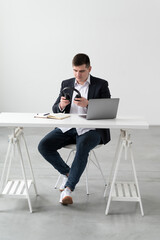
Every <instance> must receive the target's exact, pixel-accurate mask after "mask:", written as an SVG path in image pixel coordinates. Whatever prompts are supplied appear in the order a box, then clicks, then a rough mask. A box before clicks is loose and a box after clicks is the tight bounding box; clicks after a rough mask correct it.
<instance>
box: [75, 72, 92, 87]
mask: <svg viewBox="0 0 160 240" xmlns="http://www.w3.org/2000/svg"><path fill="white" fill-rule="evenodd" d="M86 82H87V83H88V85H89V84H90V82H91V81H90V74H89V75H88V78H87V80H86V81H85V83H84V84H86ZM76 85H78V83H77V80H76V79H75V82H74V86H75V87H76Z"/></svg>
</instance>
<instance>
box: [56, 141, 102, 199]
mask: <svg viewBox="0 0 160 240" xmlns="http://www.w3.org/2000/svg"><path fill="white" fill-rule="evenodd" d="M101 146H102V144H99V145H97V146H96V147H95V148H94V149H92V150H91V151H90V153H89V157H88V163H87V166H86V169H85V173H86V192H87V195H89V187H88V167H89V163H90V162H92V163H93V164H94V165H95V166H96V167H97V168H98V169H99V171H100V173H101V176H102V179H103V181H104V185H105V186H106V180H105V177H104V174H103V172H102V169H101V166H100V164H99V161H98V159H97V157H96V154H95V151H94V150H95V149H97V148H100V147H101ZM64 149H70V152H69V154H68V157H67V160H66V163H67V162H68V161H69V159H70V157H71V154H74V155H75V152H76V144H69V145H66V146H65V147H64ZM91 156H93V158H92V157H91ZM61 176H62V174H59V177H58V179H57V181H56V184H55V188H57V185H58V183H59V180H60V178H61Z"/></svg>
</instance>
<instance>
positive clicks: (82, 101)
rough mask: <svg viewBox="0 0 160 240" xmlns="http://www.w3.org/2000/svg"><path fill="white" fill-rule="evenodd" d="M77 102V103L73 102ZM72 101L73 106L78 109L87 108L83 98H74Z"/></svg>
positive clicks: (86, 102)
mask: <svg viewBox="0 0 160 240" xmlns="http://www.w3.org/2000/svg"><path fill="white" fill-rule="evenodd" d="M75 100H77V101H75ZM75 100H74V104H76V105H77V106H80V107H87V106H88V100H87V99H86V98H84V97H81V98H75Z"/></svg>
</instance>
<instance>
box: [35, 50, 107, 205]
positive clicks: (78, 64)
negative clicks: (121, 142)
mask: <svg viewBox="0 0 160 240" xmlns="http://www.w3.org/2000/svg"><path fill="white" fill-rule="evenodd" d="M72 67H73V73H74V77H75V78H71V79H68V80H64V81H63V82H62V84H61V90H60V94H59V97H58V98H57V100H56V102H55V103H54V105H53V107H52V110H53V112H54V113H58V112H64V113H73V114H74V113H75V114H86V113H87V106H88V100H89V99H91V98H110V91H109V88H108V82H107V81H105V80H102V79H100V78H96V77H93V76H91V75H90V72H91V65H90V59H89V57H88V56H87V55H86V54H83V53H79V54H77V55H76V56H75V57H74V58H73V60H72ZM66 87H68V88H67V89H65V88H66ZM73 88H75V89H76V90H78V91H79V92H80V95H81V96H80V98H77V97H76V94H77V93H76V91H73ZM64 89H65V90H67V94H69V95H70V99H69V98H68V99H66V98H67V97H66V96H62V93H64ZM109 141H110V132H109V129H93V128H92V129H83V128H76V129H75V128H71V129H68V128H56V129H54V130H53V131H52V132H50V133H49V134H47V135H46V136H45V137H44V138H43V139H42V140H41V142H40V143H39V146H38V149H39V152H40V153H41V154H42V156H43V157H44V158H45V159H46V160H47V161H48V162H49V163H50V164H51V165H52V166H53V167H54V168H55V169H57V170H58V171H59V172H60V173H61V174H63V175H64V179H63V183H62V185H61V187H60V190H61V191H62V192H61V196H60V203H62V204H64V205H67V204H72V203H73V200H72V196H71V193H72V191H73V190H74V189H75V186H76V184H77V183H78V182H79V179H80V177H81V175H82V173H83V171H84V169H85V167H86V164H87V160H88V154H89V152H90V150H92V149H93V148H94V147H95V146H97V145H98V144H100V143H103V144H106V143H108V142H109ZM68 144H76V154H75V157H74V160H73V163H72V165H71V167H69V166H68V165H67V164H66V163H65V162H64V161H63V159H62V158H61V156H60V154H59V153H58V151H57V150H58V149H61V148H62V147H64V146H66V145H68Z"/></svg>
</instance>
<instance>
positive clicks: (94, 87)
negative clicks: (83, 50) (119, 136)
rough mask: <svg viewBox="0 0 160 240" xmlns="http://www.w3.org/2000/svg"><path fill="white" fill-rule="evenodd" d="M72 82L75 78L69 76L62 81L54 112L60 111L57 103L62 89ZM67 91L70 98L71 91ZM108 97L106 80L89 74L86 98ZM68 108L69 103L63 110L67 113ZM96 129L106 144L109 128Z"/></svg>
mask: <svg viewBox="0 0 160 240" xmlns="http://www.w3.org/2000/svg"><path fill="white" fill-rule="evenodd" d="M74 83H75V78H71V79H68V80H64V81H62V84H61V90H60V94H59V96H58V98H57V100H56V102H55V103H54V105H53V107H52V110H53V112H54V113H58V112H61V111H60V109H59V107H58V105H59V102H60V99H61V96H62V93H61V91H62V89H63V88H65V87H74ZM67 93H69V95H70V96H71V98H72V95H73V91H72V90H70V89H69V90H68V91H67ZM110 97H111V95H110V91H109V88H108V82H107V81H106V80H103V79H100V78H96V77H93V76H91V75H90V85H89V90H88V100H89V99H92V98H110ZM70 108H71V104H69V105H67V106H66V108H65V109H64V111H63V112H65V113H69V112H70ZM96 131H97V132H99V133H100V135H101V139H102V143H103V144H106V143H108V142H109V141H110V130H109V129H98V128H97V129H96Z"/></svg>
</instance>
